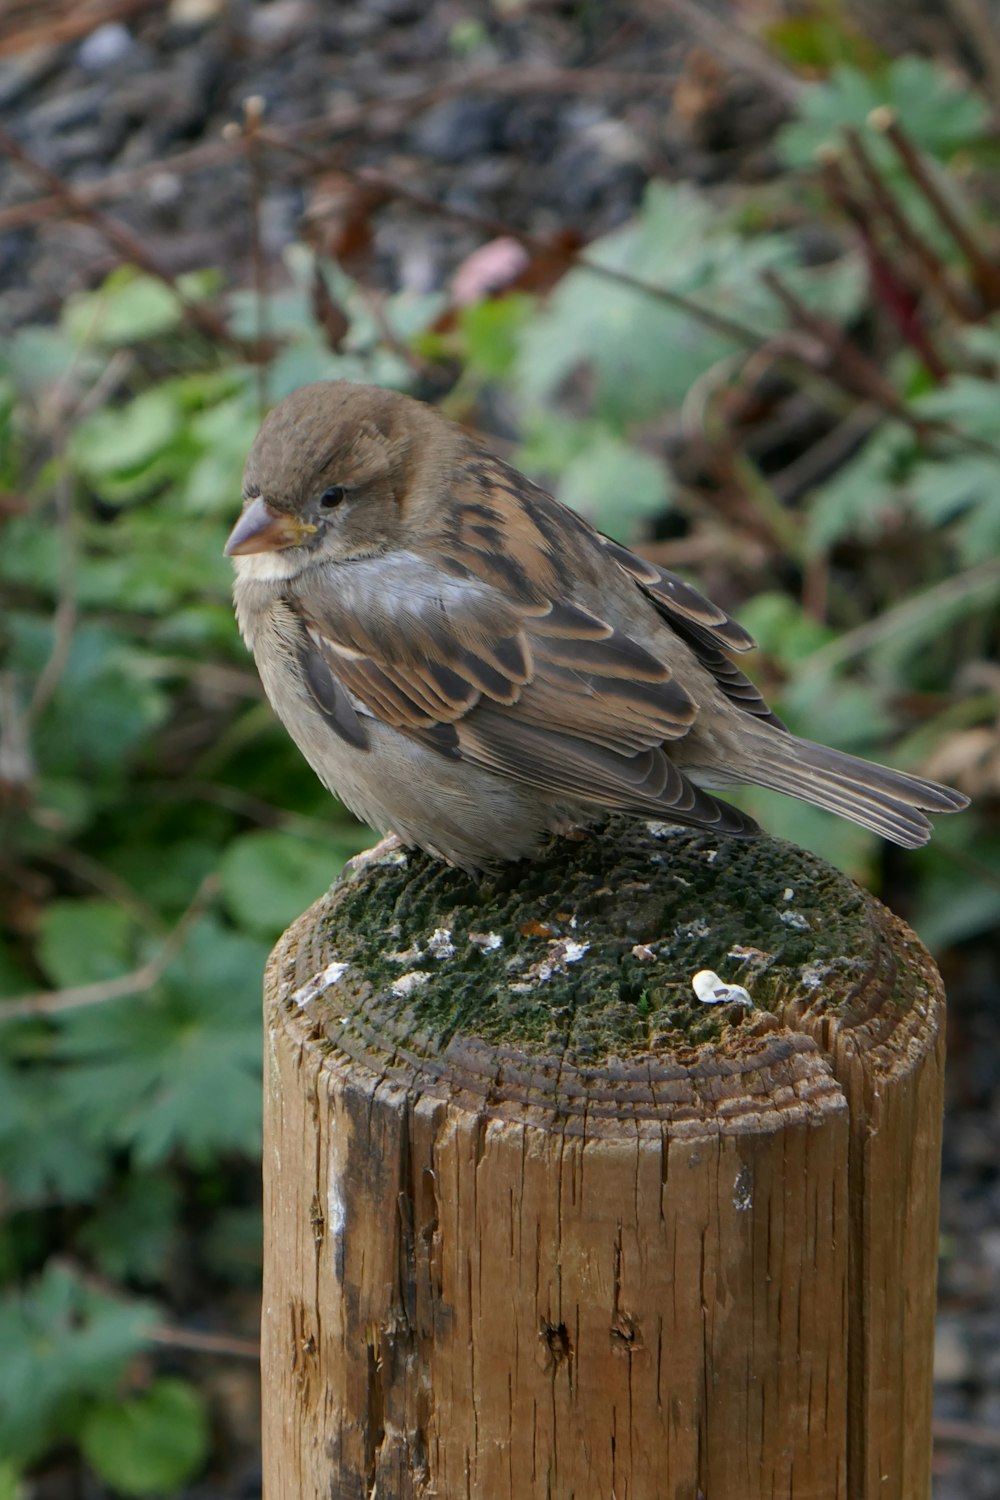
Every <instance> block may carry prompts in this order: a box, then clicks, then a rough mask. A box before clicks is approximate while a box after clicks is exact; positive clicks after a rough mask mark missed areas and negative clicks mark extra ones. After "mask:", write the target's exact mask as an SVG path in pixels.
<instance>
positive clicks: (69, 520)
mask: <svg viewBox="0 0 1000 1500" xmlns="http://www.w3.org/2000/svg"><path fill="white" fill-rule="evenodd" d="M55 502H56V528H57V530H58V532H59V539H60V542H61V544H62V560H61V565H60V569H59V591H58V598H57V600H56V607H55V611H54V613H53V616H52V647H51V650H50V651H49V655H48V659H47V661H46V663H45V665H44V666H43V668H42V670H41V671H40V672H39V674H38V677H37V679H36V681H35V687H34V691H33V692H32V695H31V699H30V701H29V703H28V707H27V710H26V712H25V717H26V718H27V721H28V724H29V725H34V724H37V722H38V720H39V718H40V717H41V714H42V712H43V711H44V709H45V708H46V707H47V706H48V704H49V702H50V700H51V698H52V695H53V693H54V692H55V690H56V688H57V687H58V686H59V683H60V681H61V680H62V675H63V672H64V671H65V670H66V663H67V662H68V661H69V655H70V652H71V651H72V649H73V636H74V634H75V632H76V622H77V618H78V614H79V611H78V608H77V598H76V576H77V562H78V556H77V546H76V535H75V528H74V525H73V495H72V488H71V482H70V476H69V471H68V469H67V468H66V465H65V464H62V465H60V472H59V478H58V480H57V481H56V488H55Z"/></svg>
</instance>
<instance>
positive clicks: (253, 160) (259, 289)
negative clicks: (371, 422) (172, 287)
mask: <svg viewBox="0 0 1000 1500" xmlns="http://www.w3.org/2000/svg"><path fill="white" fill-rule="evenodd" d="M263 119H264V99H263V96H262V95H260V94H251V95H250V97H249V98H248V99H244V101H243V131H242V136H243V149H244V158H245V160H246V164H247V175H248V176H249V178H250V197H249V204H250V255H251V259H252V262H253V289H254V315H255V317H256V320H257V324H256V329H255V332H256V335H257V347H258V348H260V349H263V348H265V347H266V346H267V343H268V316H267V313H268V304H267V268H266V266H265V263H264V244H263V240H262V238H261V227H260V205H261V200H262V198H263V196H264V162H263V155H262V152H261V150H260V127H261V124H262V123H263ZM268 369H269V366H268V363H267V361H266V360H260V361H259V362H258V364H257V406H258V415H259V416H260V418H261V420H263V418H264V414H265V413H266V411H267V407H268V399H267V377H268Z"/></svg>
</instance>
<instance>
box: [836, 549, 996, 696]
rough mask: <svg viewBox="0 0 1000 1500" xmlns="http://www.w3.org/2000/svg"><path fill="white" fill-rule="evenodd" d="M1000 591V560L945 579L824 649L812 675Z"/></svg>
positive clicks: (993, 558) (994, 559) (990, 560)
mask: <svg viewBox="0 0 1000 1500" xmlns="http://www.w3.org/2000/svg"><path fill="white" fill-rule="evenodd" d="M997 588H1000V558H997V557H991V558H988V559H987V560H986V562H981V563H977V564H976V566H975V567H974V568H966V569H965V571H964V572H962V573H956V574H955V575H954V576H953V577H951V578H945V579H943V580H942V582H941V583H935V584H932V585H931V587H930V588H926V589H921V591H920V592H919V593H917V594H911V595H910V596H909V598H908V599H904V600H903V601H902V603H900V604H895V605H893V607H892V608H891V609H887V610H886V612H885V614H883V615H879V616H878V618H877V619H875V620H866V621H865V623H864V624H863V625H858V626H856V628H855V629H854V630H849V631H848V632H847V634H846V635H842V636H840V637H839V638H838V639H837V640H835V641H831V642H830V643H829V645H826V646H821V647H820V648H819V650H818V651H814V652H813V654H812V655H811V656H810V657H809V659H808V666H809V671H810V672H811V673H816V672H831V671H833V670H834V668H836V667H842V666H843V665H844V663H845V662H848V661H853V660H854V659H855V658H856V657H858V656H863V655H864V654H865V652H866V651H870V650H871V648H872V647H873V646H878V645H881V643H882V642H883V641H887V640H890V639H891V638H892V637H893V636H894V635H898V634H900V633H902V632H905V631H906V630H907V629H908V628H909V627H910V626H911V625H915V624H917V623H918V622H919V621H920V620H922V619H924V617H925V616H927V615H928V614H938V613H940V612H941V611H942V610H946V609H948V608H950V606H951V605H953V604H957V603H958V602H959V601H960V600H962V599H967V598H968V597H969V595H970V594H978V593H979V592H980V591H982V592H983V593H988V591H989V590H990V589H997Z"/></svg>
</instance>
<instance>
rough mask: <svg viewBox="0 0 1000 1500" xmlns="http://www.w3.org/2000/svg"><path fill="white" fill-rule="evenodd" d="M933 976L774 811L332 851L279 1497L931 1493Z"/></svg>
mask: <svg viewBox="0 0 1000 1500" xmlns="http://www.w3.org/2000/svg"><path fill="white" fill-rule="evenodd" d="M705 969H708V970H714V971H716V972H717V973H718V974H720V975H721V976H722V977H723V978H724V979H725V980H728V981H734V982H736V983H738V984H741V985H744V986H745V987H746V988H747V989H748V990H749V992H750V994H751V996H752V997H753V1000H754V1007H753V1008H752V1009H747V1008H746V1007H743V1006H741V1005H740V1004H739V1003H736V1002H734V1003H723V1004H721V1005H717V1006H708V1005H705V1004H702V1003H701V1002H700V1001H699V1000H698V999H697V998H696V997H695V994H694V992H693V990H692V986H691V980H692V976H693V975H694V974H695V973H696V972H697V971H699V970H705ZM942 1011H943V1001H942V994H941V987H940V980H939V978H938V975H937V972H936V970H935V969H934V966H933V964H932V963H931V961H930V960H929V958H928V956H927V954H926V953H925V952H924V950H923V949H922V948H921V947H920V945H919V943H918V942H917V941H916V939H915V938H914V937H913V935H912V933H911V932H910V931H909V930H908V929H907V928H906V927H905V926H904V925H903V924H902V923H901V922H899V921H898V920H897V919H896V918H894V917H893V916H892V915H891V914H890V913H889V912H888V911H886V910H885V909H884V908H883V907H882V906H880V905H879V903H878V902H877V901H875V900H874V899H873V898H872V897H870V896H868V895H867V894H865V893H864V892H863V891H861V890H859V889H858V888H857V887H856V886H855V885H853V884H852V883H851V882H850V881H849V880H848V879H846V877H844V876H842V875H840V874H839V873H837V872H836V871H834V870H832V869H830V868H829V867H828V866H827V865H825V864H823V863H822V862H821V861H820V860H818V859H816V858H815V857H813V856H811V855H808V854H805V853H803V852H802V851H800V850H798V849H795V848H793V847H792V846H790V845H787V844H784V843H781V842H778V841H776V840H771V839H766V838H760V839H755V840H750V841H738V840H734V839H728V840H727V839H722V840H720V839H715V838H712V837H710V836H707V835H703V834H693V833H689V832H685V831H681V830H675V829H667V828H663V827H660V826H658V825H649V826H646V825H643V824H631V825H629V824H624V823H621V824H613V825H611V827H610V828H609V829H608V830H607V831H605V832H604V833H602V834H600V835H592V836H590V837H588V838H587V839H586V840H585V841H583V842H579V843H570V842H565V841H564V842H560V843H559V844H557V845H556V846H554V848H553V850H552V852H551V854H550V855H549V856H548V858H547V859H546V860H544V861H542V862H540V863H537V864H533V865H530V866H517V867H513V868H511V869H508V870H506V871H504V872H502V873H501V874H500V875H499V876H496V877H493V876H490V877H487V878H485V879H484V880H483V881H482V882H481V883H479V884H478V885H477V884H476V883H475V882H474V881H471V880H469V879H468V878H466V877H465V876H463V875H461V874H459V873H458V872H456V871H453V870H448V869H446V868H444V867H443V866H441V865H439V864H436V863H434V862H433V861H431V860H428V859H426V858H424V857H423V856H415V855H410V856H408V857H406V858H403V857H399V858H397V859H396V860H390V861H389V862H388V863H385V864H382V865H380V866H375V867H372V868H370V869H369V870H368V871H366V872H365V873H364V874H363V875H362V876H360V877H359V878H358V879H357V880H355V881H353V882H348V883H345V884H343V885H340V886H337V887H335V888H334V889H333V890H332V891H331V892H330V894H329V895H328V896H326V897H324V898H323V899H322V900H321V901H319V902H317V903H316V905H315V906H313V907H312V908H311V909H310V910H309V911H308V912H306V913H305V915H304V916H303V917H302V918H300V919H299V921H298V922H296V923H295V925H294V926H293V927H292V928H291V929H290V930H289V932H288V933H287V934H286V935H285V937H284V938H283V939H282V941H281V942H280V943H279V945H278V947H277V948H276V950H275V952H274V954H273V956H272V960H271V963H270V966H269V969H268V975H267V981H266V1024H267V1059H266V1123H265V1233H266V1243H265V1285H264V1315H263V1361H264V1496H265V1500H321V1497H322V1500H417V1497H426V1500H699V1497H704V1500H876V1497H878V1500H926V1497H927V1496H929V1493H930V1412H931V1354H932V1338H933V1318H934V1289H935V1255H936V1236H937V1198H938V1194H937V1186H938V1168H939V1147H940V1127H941V1106H942V1087H941V1086H942V1063H943V1039H942V1026H941V1022H942Z"/></svg>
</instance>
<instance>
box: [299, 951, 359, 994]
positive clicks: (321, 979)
mask: <svg viewBox="0 0 1000 1500" xmlns="http://www.w3.org/2000/svg"><path fill="white" fill-rule="evenodd" d="M350 967H351V966H350V964H349V963H343V962H341V960H340V959H337V958H335V959H334V960H333V962H332V963H329V964H327V966H326V968H325V969H321V970H320V972H319V973H318V974H314V975H313V977H312V978H311V979H310V980H308V981H307V982H306V983H305V984H300V985H299V987H298V989H297V990H295V991H294V992H293V994H292V997H291V998H292V1004H293V1005H308V1004H309V1002H310V1000H316V999H318V998H319V996H320V995H322V994H323V991H324V990H328V989H329V988H330V986H331V985H334V984H336V983H337V982H338V981H339V980H341V979H343V977H344V975H345V974H346V973H347V971H348V969H349V968H350Z"/></svg>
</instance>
